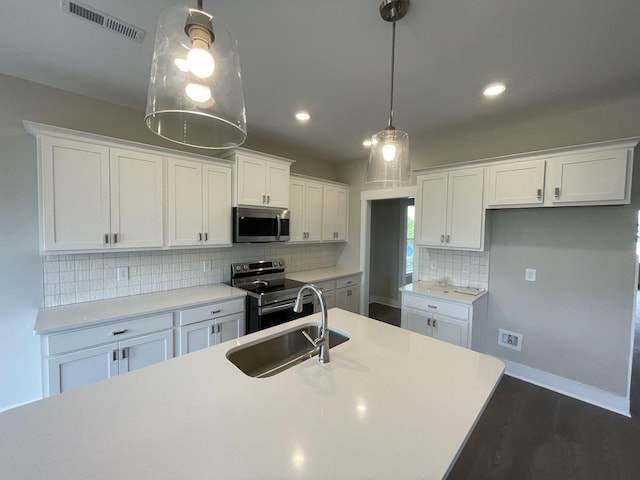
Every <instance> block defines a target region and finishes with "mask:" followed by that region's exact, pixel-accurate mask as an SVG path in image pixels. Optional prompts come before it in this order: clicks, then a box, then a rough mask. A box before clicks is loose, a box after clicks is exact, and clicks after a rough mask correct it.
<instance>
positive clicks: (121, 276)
mask: <svg viewBox="0 0 640 480" xmlns="http://www.w3.org/2000/svg"><path fill="white" fill-rule="evenodd" d="M116 279H118V280H129V267H118V268H116Z"/></svg>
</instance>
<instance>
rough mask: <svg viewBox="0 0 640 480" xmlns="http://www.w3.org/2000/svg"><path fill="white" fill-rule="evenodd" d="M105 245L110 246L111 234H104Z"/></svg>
mask: <svg viewBox="0 0 640 480" xmlns="http://www.w3.org/2000/svg"><path fill="white" fill-rule="evenodd" d="M104 243H106V244H107V245H109V234H108V233H105V234H104Z"/></svg>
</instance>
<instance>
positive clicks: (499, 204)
mask: <svg viewBox="0 0 640 480" xmlns="http://www.w3.org/2000/svg"><path fill="white" fill-rule="evenodd" d="M545 164H546V163H545V160H543V159H538V160H530V161H523V162H514V163H504V164H502V163H501V164H497V165H491V166H489V167H487V171H486V176H487V202H486V205H487V208H504V207H524V206H532V207H535V206H542V204H543V202H544V176H545Z"/></svg>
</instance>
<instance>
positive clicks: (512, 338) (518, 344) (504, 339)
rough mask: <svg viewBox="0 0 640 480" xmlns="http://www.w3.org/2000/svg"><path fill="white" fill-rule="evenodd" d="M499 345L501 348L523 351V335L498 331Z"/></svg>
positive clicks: (502, 330)
mask: <svg viewBox="0 0 640 480" xmlns="http://www.w3.org/2000/svg"><path fill="white" fill-rule="evenodd" d="M498 345H500V346H501V347H506V348H511V349H513V350H517V351H521V350H522V334H521V333H515V332H510V331H509V330H504V329H503V328H501V329H500V330H498Z"/></svg>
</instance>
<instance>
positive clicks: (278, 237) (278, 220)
mask: <svg viewBox="0 0 640 480" xmlns="http://www.w3.org/2000/svg"><path fill="white" fill-rule="evenodd" d="M276 223H277V224H278V232H277V233H276V240H280V215H276Z"/></svg>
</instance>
